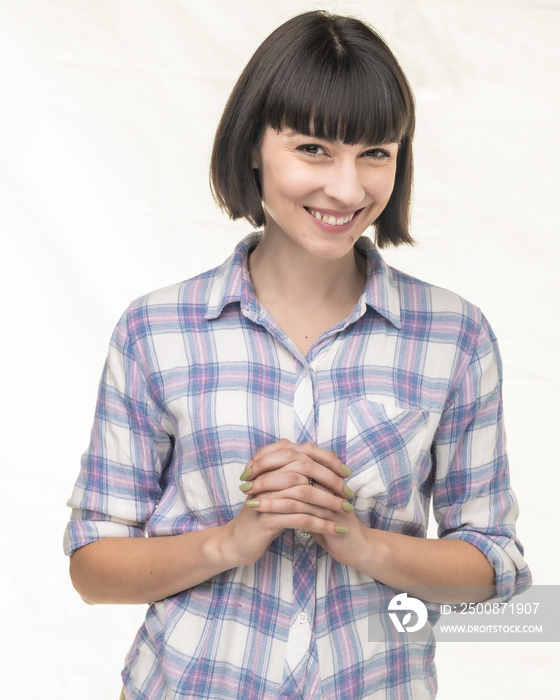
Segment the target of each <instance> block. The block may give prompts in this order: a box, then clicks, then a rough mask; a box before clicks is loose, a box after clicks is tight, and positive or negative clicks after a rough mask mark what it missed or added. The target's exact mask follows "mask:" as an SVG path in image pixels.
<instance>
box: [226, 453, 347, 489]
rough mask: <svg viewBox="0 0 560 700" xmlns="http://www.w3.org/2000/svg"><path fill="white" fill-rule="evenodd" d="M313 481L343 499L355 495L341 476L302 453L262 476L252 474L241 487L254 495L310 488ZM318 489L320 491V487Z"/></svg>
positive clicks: (316, 485)
mask: <svg viewBox="0 0 560 700" xmlns="http://www.w3.org/2000/svg"><path fill="white" fill-rule="evenodd" d="M255 471H256V470H255ZM312 483H314V484H315V488H317V487H318V486H322V487H323V488H325V489H326V490H327V491H328V492H330V493H332V494H336V495H338V496H339V497H340V498H343V499H347V498H352V497H353V496H354V494H353V492H352V490H351V489H350V488H349V487H348V486H347V485H346V484H345V483H344V481H342V479H341V478H340V477H339V476H336V475H335V474H333V473H332V472H331V471H330V470H329V469H327V468H326V467H324V466H323V465H321V464H317V462H314V461H313V460H312V459H310V458H309V457H307V456H306V455H302V457H301V458H300V459H299V460H298V461H296V462H291V463H289V464H288V465H286V466H285V467H282V468H278V469H276V470H273V471H268V472H264V473H261V475H260V476H258V475H257V476H252V477H251V481H248V482H246V483H244V484H241V486H240V487H239V488H240V489H241V491H243V492H244V493H247V494H251V495H252V496H254V495H255V494H257V493H262V492H264V491H284V490H286V489H288V488H294V487H305V488H306V489H307V490H308V488H309V487H311V484H312ZM311 488H313V487H311ZM317 491H319V489H318V488H317ZM303 496H304V498H303V500H308V499H307V498H306V497H305V494H303Z"/></svg>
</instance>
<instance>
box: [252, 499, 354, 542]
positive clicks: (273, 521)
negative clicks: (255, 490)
mask: <svg viewBox="0 0 560 700" xmlns="http://www.w3.org/2000/svg"><path fill="white" fill-rule="evenodd" d="M277 500H282V499H277ZM264 504H265V501H264V500H262V501H261V502H260V505H259V506H258V511H260V514H261V516H262V522H263V524H264V523H265V522H266V524H267V527H268V528H270V529H274V530H283V529H292V530H306V531H307V532H312V533H315V534H317V535H325V536H333V535H336V536H338V535H345V534H347V533H348V528H347V527H345V526H343V525H341V524H340V523H338V522H336V520H331V519H329V518H322V517H320V516H317V515H314V514H311V513H290V512H287V513H278V512H274V511H266V510H263V508H266V507H267V506H265V505H264Z"/></svg>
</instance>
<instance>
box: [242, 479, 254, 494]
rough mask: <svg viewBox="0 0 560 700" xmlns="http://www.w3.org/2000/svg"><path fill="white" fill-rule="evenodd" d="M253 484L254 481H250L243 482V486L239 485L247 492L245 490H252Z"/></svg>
mask: <svg viewBox="0 0 560 700" xmlns="http://www.w3.org/2000/svg"><path fill="white" fill-rule="evenodd" d="M252 485H253V482H252V481H248V482H247V483H246V484H241V486H240V487H239V490H240V491H243V492H245V491H250V490H251V487H252Z"/></svg>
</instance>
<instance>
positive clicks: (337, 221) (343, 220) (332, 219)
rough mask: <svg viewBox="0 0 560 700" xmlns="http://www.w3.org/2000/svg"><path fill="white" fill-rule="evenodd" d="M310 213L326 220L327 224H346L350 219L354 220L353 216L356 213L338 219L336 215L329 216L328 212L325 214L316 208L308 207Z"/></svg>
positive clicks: (320, 219)
mask: <svg viewBox="0 0 560 700" xmlns="http://www.w3.org/2000/svg"><path fill="white" fill-rule="evenodd" d="M308 211H309V213H310V214H313V216H314V217H315V218H316V219H318V220H319V221H324V222H325V223H326V224H329V225H330V226H343V225H344V224H347V223H348V222H349V221H351V220H352V217H353V216H354V214H348V216H341V217H339V218H338V219H337V218H336V217H334V216H327V215H326V214H325V215H323V214H321V213H320V212H318V211H315V210H314V209H308Z"/></svg>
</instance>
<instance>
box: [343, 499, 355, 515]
mask: <svg viewBox="0 0 560 700" xmlns="http://www.w3.org/2000/svg"><path fill="white" fill-rule="evenodd" d="M342 510H345V511H346V512H347V513H353V512H354V506H353V505H352V504H351V503H346V501H345V502H344V503H343V504H342Z"/></svg>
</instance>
